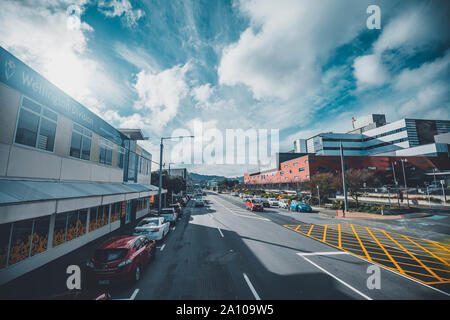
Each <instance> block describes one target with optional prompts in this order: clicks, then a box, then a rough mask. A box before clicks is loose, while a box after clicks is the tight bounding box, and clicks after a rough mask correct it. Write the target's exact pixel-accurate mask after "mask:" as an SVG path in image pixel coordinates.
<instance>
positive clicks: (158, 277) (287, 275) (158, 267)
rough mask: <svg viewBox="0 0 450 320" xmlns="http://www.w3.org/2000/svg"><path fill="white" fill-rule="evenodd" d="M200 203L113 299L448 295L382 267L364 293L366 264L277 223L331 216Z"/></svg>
mask: <svg viewBox="0 0 450 320" xmlns="http://www.w3.org/2000/svg"><path fill="white" fill-rule="evenodd" d="M205 199H207V200H208V203H207V205H206V206H205V207H204V208H193V207H189V208H187V209H186V212H187V213H188V214H186V215H185V217H184V218H183V220H181V221H180V222H178V224H177V225H176V230H174V231H172V232H171V234H170V235H169V236H168V238H167V239H166V240H165V241H164V244H165V246H164V249H163V251H159V252H158V255H157V257H156V259H155V261H154V263H152V264H151V265H149V266H148V268H147V269H146V270H145V273H144V274H143V278H142V279H141V281H140V282H139V283H137V284H136V285H135V286H133V287H130V288H127V289H126V290H123V289H122V288H121V289H118V290H117V292H113V297H114V298H122V299H126V298H129V297H132V296H133V294H135V295H134V298H135V299H214V300H222V299H287V300H293V299H363V300H364V299H448V298H449V296H448V294H445V292H443V291H439V290H435V289H433V288H431V287H429V286H426V285H423V284H421V283H418V282H415V281H413V280H410V279H407V278H405V277H403V276H401V275H398V274H396V273H393V272H392V271H389V270H385V269H383V268H380V276H381V277H380V279H381V281H380V284H381V288H380V289H369V288H368V287H367V279H368V277H369V276H370V274H368V273H367V269H368V267H369V266H372V263H369V262H367V261H364V260H361V259H359V258H357V257H355V256H353V255H350V254H345V253H343V252H341V251H339V250H336V249H335V248H332V247H330V246H327V245H325V244H323V243H320V242H318V241H316V240H313V239H311V238H308V237H305V236H302V235H299V234H298V233H295V232H293V231H291V230H288V229H286V228H284V227H283V226H282V225H285V224H298V223H333V222H335V221H333V219H328V218H325V217H320V216H318V215H317V214H303V213H302V214H298V213H290V212H288V211H286V210H283V209H274V208H270V209H267V210H265V211H264V212H263V213H259V212H258V213H252V212H250V211H247V210H246V209H245V204H244V203H243V201H242V200H241V199H240V198H236V197H231V196H229V195H220V194H209V195H208V196H207V197H205ZM330 220H331V221H330ZM159 246H162V244H160V245H159ZM324 252H325V253H327V254H325V255H321V254H318V253H324ZM330 252H331V253H330ZM299 254H300V255H299Z"/></svg>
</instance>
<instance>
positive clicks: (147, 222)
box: [137, 219, 159, 227]
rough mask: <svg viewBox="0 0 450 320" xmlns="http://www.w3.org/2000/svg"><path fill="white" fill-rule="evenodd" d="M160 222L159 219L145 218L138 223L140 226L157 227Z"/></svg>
mask: <svg viewBox="0 0 450 320" xmlns="http://www.w3.org/2000/svg"><path fill="white" fill-rule="evenodd" d="M158 224H159V220H158V219H144V220H142V221H141V222H139V224H138V225H137V226H138V227H144V226H145V227H156V226H158Z"/></svg>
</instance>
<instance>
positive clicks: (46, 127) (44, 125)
mask: <svg viewBox="0 0 450 320" xmlns="http://www.w3.org/2000/svg"><path fill="white" fill-rule="evenodd" d="M55 134H56V122H53V121H50V120H47V119H46V118H42V119H41V129H40V131H39V139H38V145H37V147H38V148H39V149H42V150H47V151H53V146H54V144H55Z"/></svg>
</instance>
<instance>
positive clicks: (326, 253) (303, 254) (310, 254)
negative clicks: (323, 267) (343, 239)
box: [297, 251, 350, 257]
mask: <svg viewBox="0 0 450 320" xmlns="http://www.w3.org/2000/svg"><path fill="white" fill-rule="evenodd" d="M297 254H298V255H299V256H301V257H304V256H328V255H335V254H350V253H348V252H346V251H329V252H305V253H299V252H298V253H297Z"/></svg>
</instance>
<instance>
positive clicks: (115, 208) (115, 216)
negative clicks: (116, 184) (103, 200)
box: [111, 202, 122, 222]
mask: <svg viewBox="0 0 450 320" xmlns="http://www.w3.org/2000/svg"><path fill="white" fill-rule="evenodd" d="M111 210H112V211H111V222H114V221H117V220H119V219H120V214H121V210H122V203H120V202H118V203H115V204H113V205H112V209H111Z"/></svg>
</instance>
